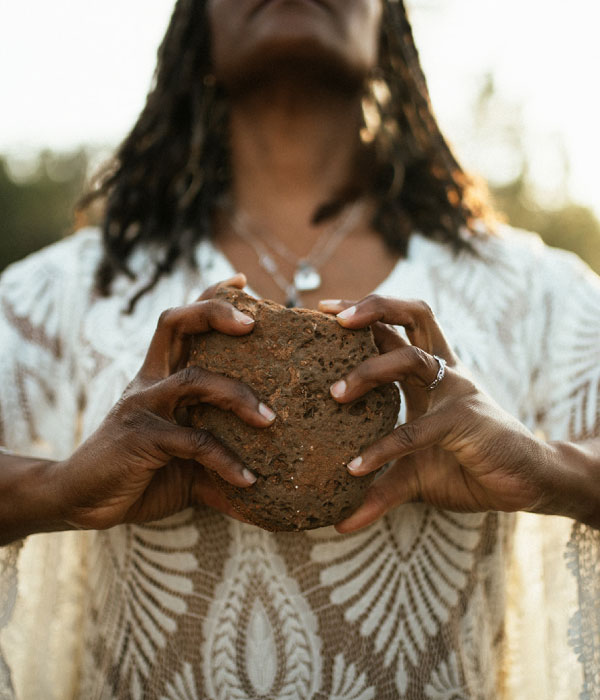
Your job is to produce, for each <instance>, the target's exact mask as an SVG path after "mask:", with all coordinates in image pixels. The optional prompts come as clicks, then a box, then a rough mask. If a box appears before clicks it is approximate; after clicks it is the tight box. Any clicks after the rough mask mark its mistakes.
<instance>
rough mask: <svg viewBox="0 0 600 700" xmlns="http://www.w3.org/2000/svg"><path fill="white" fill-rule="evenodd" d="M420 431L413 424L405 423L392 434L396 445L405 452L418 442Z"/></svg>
mask: <svg viewBox="0 0 600 700" xmlns="http://www.w3.org/2000/svg"><path fill="white" fill-rule="evenodd" d="M417 434H418V431H417V429H416V427H415V426H414V425H413V424H412V423H405V424H404V425H400V426H398V427H397V428H396V429H395V430H394V431H393V432H392V434H391V436H392V440H393V442H394V445H395V446H396V448H397V449H399V450H403V449H405V448H407V447H411V446H412V445H413V444H415V442H416V441H417Z"/></svg>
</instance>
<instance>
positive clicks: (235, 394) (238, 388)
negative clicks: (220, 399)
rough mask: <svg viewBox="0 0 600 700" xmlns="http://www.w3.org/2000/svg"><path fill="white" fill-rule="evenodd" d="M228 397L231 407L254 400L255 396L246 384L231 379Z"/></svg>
mask: <svg viewBox="0 0 600 700" xmlns="http://www.w3.org/2000/svg"><path fill="white" fill-rule="evenodd" d="M227 398H228V403H229V406H228V408H230V409H231V408H233V407H234V406H240V405H241V404H246V403H249V402H251V401H253V399H254V396H253V394H252V392H251V391H250V389H249V388H248V387H247V386H246V385H245V384H242V382H237V381H235V380H231V383H230V384H229V396H228V397H227Z"/></svg>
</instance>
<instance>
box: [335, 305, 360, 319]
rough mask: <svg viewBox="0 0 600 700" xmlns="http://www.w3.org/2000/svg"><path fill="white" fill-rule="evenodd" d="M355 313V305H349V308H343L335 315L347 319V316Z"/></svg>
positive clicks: (349, 316)
mask: <svg viewBox="0 0 600 700" xmlns="http://www.w3.org/2000/svg"><path fill="white" fill-rule="evenodd" d="M355 313H356V306H350V307H349V308H347V309H344V310H343V311H340V313H339V314H338V315H337V317H338V318H342V319H347V318H351V317H352V316H354V314H355Z"/></svg>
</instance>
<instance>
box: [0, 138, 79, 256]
mask: <svg viewBox="0 0 600 700" xmlns="http://www.w3.org/2000/svg"><path fill="white" fill-rule="evenodd" d="M87 169H88V155H87V154H86V152H85V151H84V150H80V151H77V152H76V153H73V154H68V155H57V154H54V153H52V152H50V151H43V152H42V153H40V154H39V156H38V157H37V158H36V159H35V161H34V162H33V167H32V164H31V163H29V165H28V170H29V172H27V173H26V174H21V175H19V173H18V172H17V173H15V172H13V171H12V170H14V168H13V169H11V166H10V164H9V162H8V161H7V159H6V158H3V157H0V212H1V215H0V270H2V269H3V268H4V267H6V265H8V264H9V263H10V262H12V261H14V260H18V259H20V258H22V257H24V256H25V255H27V254H28V253H31V252H33V251H34V250H37V249H38V248H41V247H43V246H45V245H48V244H49V243H52V242H53V241H56V240H58V239H59V238H61V237H62V236H64V235H66V234H67V233H69V232H70V231H72V230H73V228H74V227H75V219H74V213H73V206H74V204H75V202H76V200H77V198H78V197H79V195H80V193H81V192H82V188H83V186H84V182H85V178H86V174H87Z"/></svg>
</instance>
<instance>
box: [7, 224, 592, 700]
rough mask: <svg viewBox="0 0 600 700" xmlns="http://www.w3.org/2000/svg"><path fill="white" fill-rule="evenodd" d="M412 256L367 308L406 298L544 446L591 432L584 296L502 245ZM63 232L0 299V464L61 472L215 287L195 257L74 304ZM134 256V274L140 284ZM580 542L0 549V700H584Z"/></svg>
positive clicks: (417, 523) (178, 541) (581, 289)
mask: <svg viewBox="0 0 600 700" xmlns="http://www.w3.org/2000/svg"><path fill="white" fill-rule="evenodd" d="M480 247H481V258H480V259H477V258H473V257H469V256H459V257H458V258H454V257H453V256H452V254H451V253H450V252H449V251H447V250H446V249H445V248H444V247H443V246H440V245H438V244H436V243H433V242H430V241H428V240H426V239H424V238H422V237H420V236H418V235H415V236H414V237H413V239H412V242H411V246H410V249H409V255H408V257H407V259H406V260H404V261H401V262H400V263H399V264H398V265H397V267H396V268H395V270H394V271H393V272H392V274H391V275H390V276H389V277H388V278H387V279H386V280H385V281H384V282H383V283H382V285H381V286H380V288H379V289H378V292H380V293H382V294H388V295H392V296H396V297H409V298H415V297H416V298H423V299H425V300H426V301H428V302H429V303H430V304H431V306H432V307H433V308H434V310H435V312H436V314H437V316H438V318H439V320H440V322H441V324H442V327H443V328H444V329H445V331H446V333H447V335H448V337H449V338H450V340H451V342H452V344H453V346H454V347H455V349H456V351H457V352H458V354H459V355H460V356H461V358H462V360H463V361H464V362H465V363H466V364H467V365H468V366H469V367H470V368H471V370H472V371H473V372H474V373H475V374H476V375H477V377H478V378H479V380H480V381H481V383H482V384H483V386H484V387H485V389H486V390H487V391H488V392H489V393H490V394H491V395H493V396H494V398H495V399H496V400H497V401H498V402H499V403H500V404H501V405H502V406H503V407H505V408H506V409H507V410H509V411H510V412H512V413H513V414H514V415H516V416H517V417H519V418H520V419H521V420H522V421H523V422H524V423H525V424H526V425H528V426H529V427H530V428H531V429H532V430H539V431H543V432H544V433H545V435H547V436H548V437H549V438H551V439H560V438H567V437H571V438H580V437H586V436H592V435H598V434H599V433H600V426H599V420H600V419H599V413H600V411H599V407H600V398H599V396H600V363H599V362H598V360H599V359H600V358H599V348H600V283H599V281H598V279H597V278H595V277H594V276H593V275H592V274H591V273H590V272H589V271H587V270H586V269H585V268H584V266H583V265H582V264H581V263H579V262H578V261H577V260H576V259H574V258H573V257H572V256H570V255H568V254H565V253H559V252H556V251H550V250H549V249H547V248H544V246H543V245H542V244H541V243H540V242H539V240H538V239H537V238H535V237H533V236H530V235H525V234H521V233H518V232H514V231H511V230H509V229H506V230H505V231H503V234H502V236H500V237H498V238H497V239H492V240H489V241H487V242H481V243H480ZM99 254H100V241H99V236H98V232H97V231H95V230H92V229H88V230H84V231H81V232H79V233H78V234H76V235H75V236H73V237H71V238H70V239H67V240H65V241H63V242H61V243H59V244H57V245H55V246H52V247H51V248H49V249H46V250H45V251H42V252H40V253H38V254H36V255H34V256H32V257H30V258H28V259H26V260H25V261H22V262H21V263H19V264H17V265H15V266H13V267H12V268H10V269H9V270H7V271H6V272H5V273H4V275H3V276H2V279H1V281H0V421H1V422H0V426H1V427H0V444H4V445H6V446H7V447H9V448H12V449H14V450H18V451H20V452H22V453H24V454H34V453H35V454H40V455H47V456H50V457H55V458H60V457H62V456H65V455H68V454H69V453H70V452H72V450H73V449H74V447H75V446H76V445H77V444H78V442H79V441H81V440H82V439H84V438H85V436H86V435H88V434H90V432H91V431H93V430H94V429H95V427H96V426H97V425H98V424H99V423H100V422H101V420H102V418H103V416H104V415H105V414H106V412H107V411H108V410H109V409H110V407H111V406H112V404H113V403H114V402H115V401H116V400H117V398H118V397H119V395H120V393H121V391H122V390H123V388H124V387H125V385H126V384H127V383H128V381H129V380H130V379H131V377H132V376H133V375H134V374H135V372H136V371H137V369H138V367H139V365H140V364H141V361H142V358H143V356H144V353H145V349H146V347H147V345H148V342H149V340H150V338H151V336H152V332H153V329H154V327H155V324H156V320H157V318H158V315H159V313H160V312H161V311H162V310H163V309H164V308H166V307H170V306H174V305H178V304H182V303H186V302H189V301H191V300H193V299H194V298H195V297H196V296H198V294H200V293H201V291H202V290H203V289H204V288H205V287H206V286H208V285H210V284H213V283H214V282H216V281H218V280H219V279H223V278H225V277H227V276H229V275H230V274H231V272H232V269H231V267H230V265H229V263H228V262H227V260H226V259H225V258H224V257H223V256H222V255H221V254H220V253H219V252H218V251H216V250H215V249H214V248H213V247H212V246H211V245H210V244H209V243H203V244H201V245H200V246H199V247H198V253H197V254H198V260H199V270H197V271H193V270H191V269H187V268H185V267H183V266H182V267H181V268H180V269H178V270H177V272H176V273H174V274H172V275H171V276H170V277H169V278H168V279H165V280H163V281H161V283H160V284H159V285H158V286H157V287H156V289H155V290H153V292H151V293H150V294H148V295H146V296H144V297H143V298H142V299H141V301H140V303H139V305H138V306H137V308H136V311H135V313H134V314H133V315H130V316H128V315H124V314H122V313H121V312H122V310H123V308H124V304H125V300H126V298H128V296H130V295H131V294H132V293H133V292H134V291H135V290H134V287H133V286H132V284H131V283H130V282H128V281H125V280H121V281H119V283H118V285H117V289H116V293H115V294H114V295H113V296H112V297H110V298H108V299H101V298H97V297H96V296H94V294H93V292H92V278H93V272H94V268H95V266H96V263H97V260H98V256H99ZM152 255H153V251H152V250H148V251H144V252H140V253H139V254H138V256H137V258H136V260H135V266H136V268H137V269H138V271H139V272H140V275H141V278H140V280H139V281H138V282H137V284H143V282H144V276H145V275H147V274H149V272H150V268H151V265H150V261H151V259H152ZM599 582H600V538H599V535H598V533H597V532H593V531H591V530H589V529H587V528H585V527H583V526H581V525H578V524H576V525H574V526H573V524H572V523H571V522H570V521H568V520H565V519H559V518H549V517H544V518H542V517H536V516H514V515H508V514H495V513H493V514H455V513H447V512H443V511H438V510H436V509H433V508H430V507H428V506H425V505H421V504H411V505H406V506H403V507H400V508H397V509H396V510H394V511H393V512H391V513H390V514H389V515H387V516H386V517H385V518H383V519H381V520H380V521H379V522H377V523H375V524H374V525H372V526H371V527H369V528H367V529H366V530H364V531H361V532H358V533H355V534H352V535H346V536H341V535H338V534H337V533H336V532H335V530H333V528H325V529H322V530H317V531H312V532H307V533H280V534H273V533H267V532H264V531H262V530H260V529H258V528H255V527H252V526H248V525H244V524H241V523H239V522H237V521H233V520H229V519H227V518H225V517H223V516H221V515H219V514H217V513H214V512H212V511H210V510H208V509H206V508H203V507H200V508H198V509H196V510H191V509H190V510H187V511H184V512H183V513H180V514H178V515H176V516H174V517H172V518H169V519H166V520H163V521H160V522H156V523H151V524H147V525H143V526H122V527H117V528H114V529H112V530H110V531H107V532H98V533H57V534H52V535H37V536H34V537H30V538H28V539H27V540H26V541H25V543H24V544H23V545H22V546H21V545H20V544H18V545H14V546H9V547H4V548H2V549H0V650H1V654H0V698H5V697H6V698H11V697H13V695H14V696H15V697H17V698H39V697H44V698H68V697H74V698H86V699H88V698H102V699H105V698H106V699H107V700H108V699H109V698H110V699H112V698H157V699H159V698H160V699H163V698H168V699H169V700H183V699H184V698H185V699H186V700H187V699H190V700H191V699H193V698H211V699H213V698H214V699H218V700H233V699H236V698H239V699H242V698H277V699H284V698H289V699H290V700H292V699H295V698H314V699H325V698H328V699H330V700H335V699H339V700H342V699H344V700H372V699H377V700H379V699H383V698H398V697H406V698H446V699H450V698H465V699H466V698H484V699H487V698H489V699H492V698H498V697H507V698H532V697H535V698H552V700H556V699H558V700H560V699H561V698H576V697H582V698H589V699H592V698H597V697H600V678H599V677H598V669H599V668H600V612H599V611H600V606H599V604H598V603H599V601H600V590H599V588H600V583H599Z"/></svg>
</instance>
